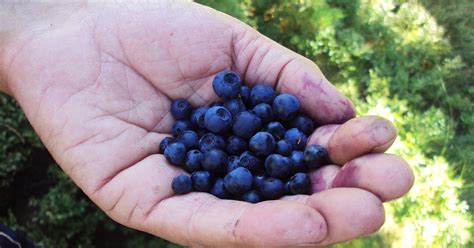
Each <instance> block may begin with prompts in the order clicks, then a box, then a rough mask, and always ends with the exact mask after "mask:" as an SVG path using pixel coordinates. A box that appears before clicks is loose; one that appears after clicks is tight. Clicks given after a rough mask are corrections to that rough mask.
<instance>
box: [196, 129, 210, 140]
mask: <svg viewBox="0 0 474 248" xmlns="http://www.w3.org/2000/svg"><path fill="white" fill-rule="evenodd" d="M195 132H196V134H197V135H198V137H199V139H201V137H202V136H204V135H205V134H206V133H208V132H209V131H207V129H201V128H199V129H196V130H195Z"/></svg>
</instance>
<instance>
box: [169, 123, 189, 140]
mask: <svg viewBox="0 0 474 248" xmlns="http://www.w3.org/2000/svg"><path fill="white" fill-rule="evenodd" d="M186 130H192V125H191V122H189V121H187V120H177V121H176V122H175V123H174V124H173V127H172V133H173V135H174V136H175V137H178V135H180V134H181V133H182V132H184V131H186Z"/></svg>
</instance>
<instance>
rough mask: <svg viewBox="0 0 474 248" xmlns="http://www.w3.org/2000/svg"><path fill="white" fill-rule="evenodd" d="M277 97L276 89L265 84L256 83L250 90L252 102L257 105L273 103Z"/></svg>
mask: <svg viewBox="0 0 474 248" xmlns="http://www.w3.org/2000/svg"><path fill="white" fill-rule="evenodd" d="M273 99H275V91H274V90H273V88H272V87H270V86H268V85H265V84H256V85H255V86H254V87H253V88H252V90H251V91H250V103H251V105H252V106H255V105H257V104H259V103H262V102H263V103H268V104H272V103H273Z"/></svg>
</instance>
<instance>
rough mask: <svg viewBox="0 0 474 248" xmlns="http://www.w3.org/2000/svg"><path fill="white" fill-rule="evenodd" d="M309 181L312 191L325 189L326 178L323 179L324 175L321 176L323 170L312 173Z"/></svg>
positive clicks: (316, 191)
mask: <svg viewBox="0 0 474 248" xmlns="http://www.w3.org/2000/svg"><path fill="white" fill-rule="evenodd" d="M311 181H312V182H313V184H312V190H313V193H318V192H321V191H324V190H326V189H327V188H326V186H327V184H326V180H325V179H324V176H323V170H318V171H317V172H316V173H314V174H313V175H312V176H311Z"/></svg>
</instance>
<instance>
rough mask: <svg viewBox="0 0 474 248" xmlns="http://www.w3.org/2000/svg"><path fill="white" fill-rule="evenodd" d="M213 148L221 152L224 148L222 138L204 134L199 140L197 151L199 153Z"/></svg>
mask: <svg viewBox="0 0 474 248" xmlns="http://www.w3.org/2000/svg"><path fill="white" fill-rule="evenodd" d="M214 148H217V149H221V150H223V149H224V148H225V141H224V138H222V137H221V136H219V135H217V134H213V133H206V134H204V135H203V136H202V137H201V138H200V139H199V150H201V152H205V151H208V150H210V149H214Z"/></svg>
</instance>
